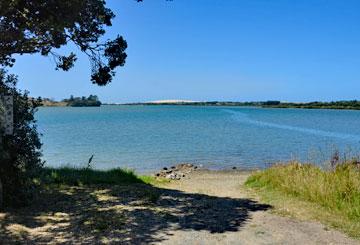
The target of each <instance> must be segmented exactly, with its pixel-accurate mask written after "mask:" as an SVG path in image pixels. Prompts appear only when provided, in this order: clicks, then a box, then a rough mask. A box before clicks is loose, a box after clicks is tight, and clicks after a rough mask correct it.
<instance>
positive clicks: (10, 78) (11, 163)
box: [0, 69, 43, 205]
mask: <svg viewBox="0 0 360 245" xmlns="http://www.w3.org/2000/svg"><path fill="white" fill-rule="evenodd" d="M16 84H17V77H16V76H15V75H9V74H7V73H6V71H5V70H3V69H0V94H11V95H13V98H14V133H13V135H3V133H2V132H0V137H1V138H2V139H1V145H0V180H1V182H2V185H3V195H4V202H5V204H10V205H22V204H25V203H26V202H27V201H29V200H30V198H31V196H32V195H33V194H34V187H35V183H34V181H33V180H34V178H35V177H37V176H38V174H39V171H40V169H41V167H42V165H43V163H42V161H41V159H40V157H41V152H40V148H41V143H40V140H39V134H38V132H37V130H36V125H35V119H34V113H35V111H36V107H37V105H38V103H37V102H34V101H31V102H30V100H29V98H28V93H27V92H21V91H19V90H18V89H16Z"/></svg>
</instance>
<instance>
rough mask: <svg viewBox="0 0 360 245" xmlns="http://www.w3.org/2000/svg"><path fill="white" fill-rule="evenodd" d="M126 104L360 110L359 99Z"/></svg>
mask: <svg viewBox="0 0 360 245" xmlns="http://www.w3.org/2000/svg"><path fill="white" fill-rule="evenodd" d="M128 105H192V106H254V107H264V108H304V109H348V110H360V101H358V100H348V101H331V102H319V101H315V102H308V103H292V102H281V101H277V100H268V101H255V102H233V101H204V102H164V103H154V102H147V103H132V104H128Z"/></svg>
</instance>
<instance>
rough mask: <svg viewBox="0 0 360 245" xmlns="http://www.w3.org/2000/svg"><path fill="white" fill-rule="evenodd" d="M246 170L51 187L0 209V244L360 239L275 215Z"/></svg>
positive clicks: (330, 241)
mask: <svg viewBox="0 0 360 245" xmlns="http://www.w3.org/2000/svg"><path fill="white" fill-rule="evenodd" d="M247 176H248V173H244V172H239V171H228V172H212V171H204V170H199V171H195V172H193V173H191V174H190V175H189V176H187V177H186V178H185V179H182V180H180V181H173V182H171V183H170V184H166V185H164V186H163V185H161V186H151V185H146V184H128V185H93V186H58V187H56V186H55V187H51V188H49V189H47V190H44V192H43V193H42V194H41V195H40V197H39V198H38V199H37V200H34V202H33V203H32V205H30V206H28V207H25V208H22V209H17V210H10V209H9V210H6V211H5V212H0V244H36V245H37V244H89V245H90V244H91V245H92V244H131V245H132V244H171V245H173V244H182V245H183V244H185V245H192V244H204V245H205V244H206V245H208V244H301V245H303V244H306V245H308V244H360V243H359V242H358V241H355V240H352V239H349V238H347V237H346V236H345V235H343V234H341V233H340V232H337V231H333V230H328V229H325V227H324V226H323V225H321V224H319V223H314V222H301V221H297V220H294V219H289V218H285V217H279V216H277V215H274V214H271V213H270V210H271V206H269V205H266V204H264V203H261V202H258V201H256V200H254V199H252V198H250V197H249V196H248V195H247V194H246V193H247V192H246V191H245V190H244V189H243V187H242V185H243V183H244V181H245V179H246V178H247Z"/></svg>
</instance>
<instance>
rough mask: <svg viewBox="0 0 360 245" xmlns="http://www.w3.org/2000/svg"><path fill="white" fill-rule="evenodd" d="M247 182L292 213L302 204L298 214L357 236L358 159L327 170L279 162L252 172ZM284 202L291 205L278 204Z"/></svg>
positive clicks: (359, 217)
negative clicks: (285, 206)
mask: <svg viewBox="0 0 360 245" xmlns="http://www.w3.org/2000/svg"><path fill="white" fill-rule="evenodd" d="M246 185H247V186H249V187H252V188H254V189H255V190H257V191H258V193H260V195H261V196H262V197H263V198H264V199H266V201H269V202H270V203H271V204H273V205H275V206H278V207H279V206H282V208H281V209H282V210H283V211H284V212H285V213H288V214H289V213H290V214H291V213H294V207H295V206H298V207H300V206H301V208H300V210H301V211H298V213H300V214H301V213H303V214H304V213H308V215H306V214H305V216H310V217H311V218H315V219H317V220H319V221H321V222H323V223H325V224H327V225H330V226H332V227H335V228H338V229H341V230H343V231H345V232H346V233H347V234H349V235H351V236H353V237H357V238H360V165H359V164H358V163H357V161H350V162H346V163H342V164H338V165H337V166H335V167H334V169H332V170H327V171H326V170H323V169H321V168H319V167H317V166H314V165H311V164H301V163H298V162H291V163H288V164H278V165H274V166H272V167H270V168H268V169H266V170H263V171H259V172H256V173H254V174H253V175H251V176H250V177H249V179H248V180H247V181H246ZM284 203H286V204H288V205H290V206H291V208H289V209H286V208H284V205H281V204H284ZM296 216H299V214H297V215H296ZM300 216H301V215H300Z"/></svg>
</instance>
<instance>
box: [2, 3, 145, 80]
mask: <svg viewBox="0 0 360 245" xmlns="http://www.w3.org/2000/svg"><path fill="white" fill-rule="evenodd" d="M136 1H137V2H141V0H136ZM114 17H115V14H114V13H113V12H112V11H111V10H110V9H109V8H107V7H106V3H105V1H104V0H36V1H34V0H1V1H0V33H1V35H0V65H1V66H12V65H13V64H14V63H15V61H16V60H15V57H16V55H23V54H34V53H40V54H41V55H43V56H52V57H53V58H54V60H55V63H56V68H57V69H61V70H64V71H68V70H69V69H71V68H72V67H73V66H74V63H75V61H76V60H77V57H76V55H75V53H74V52H70V53H68V54H59V53H57V51H59V48H61V47H62V46H65V45H67V44H69V43H73V44H74V45H75V46H77V47H78V48H79V50H80V51H82V52H83V53H85V54H86V55H87V56H88V57H89V60H90V63H91V81H92V82H93V83H94V84H98V85H100V86H103V85H106V84H108V83H109V82H111V81H112V78H113V76H114V75H115V68H117V67H119V66H124V64H125V59H126V56H127V55H126V53H125V50H126V48H127V43H126V41H125V40H124V38H123V37H122V36H117V37H116V38H115V39H114V40H107V41H105V42H100V38H101V37H102V36H103V35H104V34H105V28H106V27H107V26H111V25H112V22H111V21H112V19H113V18H114Z"/></svg>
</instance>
